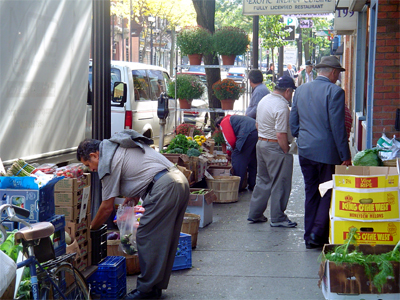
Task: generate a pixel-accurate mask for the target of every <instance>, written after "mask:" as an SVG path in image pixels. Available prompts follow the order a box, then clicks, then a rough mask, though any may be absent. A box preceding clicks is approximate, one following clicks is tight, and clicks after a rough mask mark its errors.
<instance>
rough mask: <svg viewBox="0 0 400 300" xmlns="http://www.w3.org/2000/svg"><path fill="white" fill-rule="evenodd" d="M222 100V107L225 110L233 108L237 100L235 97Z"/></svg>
mask: <svg viewBox="0 0 400 300" xmlns="http://www.w3.org/2000/svg"><path fill="white" fill-rule="evenodd" d="M220 101H221V108H222V109H224V110H232V109H233V105H234V104H235V100H233V99H224V100H220Z"/></svg>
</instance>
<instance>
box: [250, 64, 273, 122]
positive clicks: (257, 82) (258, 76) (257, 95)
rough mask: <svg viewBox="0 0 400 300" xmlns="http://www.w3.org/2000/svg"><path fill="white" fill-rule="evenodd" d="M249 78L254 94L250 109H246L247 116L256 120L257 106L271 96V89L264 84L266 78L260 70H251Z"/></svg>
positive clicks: (252, 94)
mask: <svg viewBox="0 0 400 300" xmlns="http://www.w3.org/2000/svg"><path fill="white" fill-rule="evenodd" d="M248 78H249V82H250V86H251V88H252V89H253V92H252V93H251V99H250V104H249V107H248V108H247V109H246V116H248V117H250V118H253V119H255V118H256V113H257V105H258V103H259V102H260V100H261V99H262V98H263V97H264V96H266V95H268V94H269V89H268V88H267V87H266V86H265V84H264V83H263V80H264V78H263V74H262V72H261V71H260V70H251V71H250V72H249V76H248Z"/></svg>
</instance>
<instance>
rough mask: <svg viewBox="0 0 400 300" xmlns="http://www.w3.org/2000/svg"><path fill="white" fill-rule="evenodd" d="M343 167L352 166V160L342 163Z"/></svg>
mask: <svg viewBox="0 0 400 300" xmlns="http://www.w3.org/2000/svg"><path fill="white" fill-rule="evenodd" d="M342 166H351V158H350V159H348V160H345V161H344V162H342Z"/></svg>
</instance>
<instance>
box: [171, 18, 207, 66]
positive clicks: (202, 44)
mask: <svg viewBox="0 0 400 300" xmlns="http://www.w3.org/2000/svg"><path fill="white" fill-rule="evenodd" d="M176 45H177V46H178V47H179V48H180V49H181V53H182V55H187V56H188V57H189V62H190V64H191V65H200V64H201V59H202V57H203V54H206V53H209V52H210V49H211V48H212V35H211V32H210V31H209V30H208V29H206V28H204V27H201V26H187V27H185V28H183V29H182V31H180V32H179V33H178V34H177V37H176Z"/></svg>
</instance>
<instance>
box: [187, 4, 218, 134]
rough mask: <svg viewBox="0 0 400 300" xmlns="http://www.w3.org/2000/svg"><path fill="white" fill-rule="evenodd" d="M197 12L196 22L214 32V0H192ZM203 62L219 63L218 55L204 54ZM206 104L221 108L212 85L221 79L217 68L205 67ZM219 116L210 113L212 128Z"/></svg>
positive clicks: (207, 63) (208, 63) (209, 63)
mask: <svg viewBox="0 0 400 300" xmlns="http://www.w3.org/2000/svg"><path fill="white" fill-rule="evenodd" d="M192 1H193V6H194V8H195V10H196V13H197V24H198V25H200V26H202V27H204V28H207V29H208V30H209V31H211V33H214V32H215V26H214V21H215V0H192ZM204 64H206V65H219V61H218V57H217V55H216V54H215V53H213V54H208V55H205V56H204ZM206 76H207V87H208V89H207V90H208V103H209V104H208V105H209V107H210V108H221V102H220V101H219V100H218V99H217V97H215V95H214V92H213V90H212V85H213V84H214V83H215V82H217V81H218V80H220V79H221V72H220V69H219V68H206ZM218 116H219V114H218V113H212V114H211V127H212V128H213V129H214V120H215V119H216V118H217V117H218Z"/></svg>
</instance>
